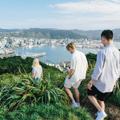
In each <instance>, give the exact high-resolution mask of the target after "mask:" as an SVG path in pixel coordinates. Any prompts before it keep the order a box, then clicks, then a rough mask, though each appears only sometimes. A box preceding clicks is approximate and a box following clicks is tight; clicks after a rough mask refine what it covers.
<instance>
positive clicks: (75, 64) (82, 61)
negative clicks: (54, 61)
mask: <svg viewBox="0 0 120 120" xmlns="http://www.w3.org/2000/svg"><path fill="white" fill-rule="evenodd" d="M87 68H88V62H87V59H86V56H85V54H84V53H82V52H79V51H78V50H76V51H75V52H74V53H73V54H72V59H71V66H70V69H73V70H74V71H75V72H74V74H73V75H72V77H71V78H70V79H71V82H73V84H74V83H75V82H77V81H79V80H83V79H85V78H86V72H87Z"/></svg>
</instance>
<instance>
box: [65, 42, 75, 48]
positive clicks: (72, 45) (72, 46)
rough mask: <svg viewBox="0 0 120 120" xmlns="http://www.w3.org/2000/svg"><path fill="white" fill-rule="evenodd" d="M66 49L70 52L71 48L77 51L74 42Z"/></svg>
mask: <svg viewBox="0 0 120 120" xmlns="http://www.w3.org/2000/svg"><path fill="white" fill-rule="evenodd" d="M66 48H67V50H69V48H72V49H75V48H76V45H75V44H74V43H73V42H71V43H69V44H68V45H67V46H66Z"/></svg>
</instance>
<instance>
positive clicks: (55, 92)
mask: <svg viewBox="0 0 120 120" xmlns="http://www.w3.org/2000/svg"><path fill="white" fill-rule="evenodd" d="M0 103H1V105H2V106H6V107H8V108H9V109H10V110H13V109H16V108H18V107H20V106H22V105H24V104H37V103H46V104H48V103H61V104H68V103H69V100H68V97H67V95H66V94H65V92H64V90H62V89H60V88H58V87H56V86H54V85H53V84H51V80H50V79H46V80H43V81H41V82H40V84H38V85H35V84H34V82H33V81H32V78H31V77H29V76H27V75H26V76H24V77H23V78H22V80H20V81H19V79H18V82H17V83H14V84H13V85H12V86H3V87H1V89H0Z"/></svg>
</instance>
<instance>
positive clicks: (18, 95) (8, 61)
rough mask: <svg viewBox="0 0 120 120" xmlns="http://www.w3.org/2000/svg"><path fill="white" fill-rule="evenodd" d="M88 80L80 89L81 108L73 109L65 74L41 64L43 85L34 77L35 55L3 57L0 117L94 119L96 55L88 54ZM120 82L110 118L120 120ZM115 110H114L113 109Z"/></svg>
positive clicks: (110, 104) (112, 99)
mask: <svg viewBox="0 0 120 120" xmlns="http://www.w3.org/2000/svg"><path fill="white" fill-rule="evenodd" d="M87 59H88V61H89V70H88V73H87V79H86V80H85V81H84V82H82V85H81V87H80V88H79V90H80V92H81V105H82V107H81V108H80V109H75V110H73V109H71V107H70V101H69V99H68V97H67V95H66V94H65V92H64V89H63V83H64V78H65V75H66V74H65V73H62V72H60V71H59V70H57V69H56V68H53V67H49V66H47V65H45V64H43V63H41V65H42V67H43V70H44V76H43V81H41V83H40V84H39V85H37V86H36V85H35V84H34V83H33V82H32V78H31V73H30V72H31V65H32V61H33V59H32V58H26V59H25V60H24V59H22V58H21V57H11V58H4V59H0V73H1V75H0V103H1V104H0V120H28V119H29V120H93V118H94V117H95V114H94V113H95V112H96V110H95V108H94V107H93V106H91V104H90V103H89V101H88V98H87V93H86V84H87V83H88V81H89V80H90V75H91V72H92V70H93V67H94V64H95V61H96V55H94V54H88V55H87ZM119 86H120V83H118V87H117V88H116V89H115V90H114V94H113V95H112V96H111V97H110V99H109V100H108V101H107V109H106V110H107V113H108V114H109V117H108V118H107V119H106V120H113V119H114V120H119V118H120V116H119V113H120V109H119V108H120V89H119ZM113 110H114V112H113Z"/></svg>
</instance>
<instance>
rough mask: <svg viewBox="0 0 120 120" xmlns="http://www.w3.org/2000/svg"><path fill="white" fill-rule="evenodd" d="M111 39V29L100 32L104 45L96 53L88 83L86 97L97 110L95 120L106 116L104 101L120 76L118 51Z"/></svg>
mask: <svg viewBox="0 0 120 120" xmlns="http://www.w3.org/2000/svg"><path fill="white" fill-rule="evenodd" d="M112 39H113V32H112V31H111V30H104V31H103V32H102V34H101V42H102V44H103V45H104V47H103V49H101V50H100V51H99V52H98V54H97V62H96V67H95V69H94V72H93V74H92V80H91V81H90V82H89V83H88V98H89V99H90V101H91V103H92V104H93V105H94V106H95V107H96V108H97V110H98V112H97V118H96V120H104V118H105V117H107V114H106V113H105V103H104V101H105V100H106V99H107V98H108V97H109V96H110V94H111V93H112V91H113V89H114V86H115V84H116V82H117V80H118V78H119V77H120V52H119V50H118V49H117V48H115V46H114V45H113V41H112ZM95 96H96V97H97V98H96V97H95Z"/></svg>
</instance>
